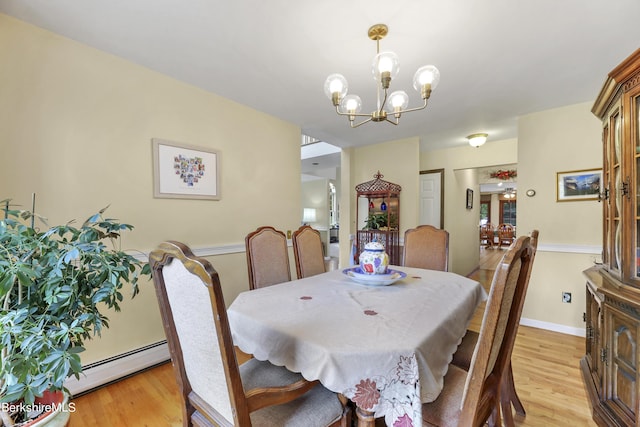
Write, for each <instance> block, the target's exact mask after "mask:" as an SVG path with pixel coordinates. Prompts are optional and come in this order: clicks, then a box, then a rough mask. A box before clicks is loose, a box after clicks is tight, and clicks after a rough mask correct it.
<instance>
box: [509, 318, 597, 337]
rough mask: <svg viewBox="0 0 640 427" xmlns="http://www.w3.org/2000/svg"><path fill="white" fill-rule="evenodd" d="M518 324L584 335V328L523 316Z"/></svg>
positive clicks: (579, 335)
mask: <svg viewBox="0 0 640 427" xmlns="http://www.w3.org/2000/svg"><path fill="white" fill-rule="evenodd" d="M520 324H521V325H524V326H531V327H532V328H538V329H546V330H547V331H554V332H560V333H563V334H568V335H575V336H578V337H585V336H586V332H585V328H576V327H573V326H566V325H560V324H558V323H551V322H543V321H541V320H535V319H526V318H524V317H523V318H521V319H520Z"/></svg>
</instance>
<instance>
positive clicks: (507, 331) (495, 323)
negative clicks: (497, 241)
mask: <svg viewBox="0 0 640 427" xmlns="http://www.w3.org/2000/svg"><path fill="white" fill-rule="evenodd" d="M531 262H532V249H531V242H530V238H529V237H528V236H522V237H520V238H518V239H517V241H516V242H515V243H514V244H513V245H512V246H511V247H510V248H509V250H508V251H507V252H506V253H505V255H504V256H503V258H502V260H501V262H500V264H499V265H498V267H497V268H496V271H495V274H494V276H493V282H492V284H491V290H490V291H489V297H488V299H487V304H486V307H485V311H484V317H483V319H482V325H481V327H480V334H479V336H478V343H477V345H476V348H475V350H474V353H473V357H472V359H471V366H470V368H469V374H468V375H467V383H466V386H465V391H464V396H463V399H462V411H461V414H460V419H459V425H461V426H462V425H464V426H482V425H484V423H485V422H486V420H487V419H488V418H489V417H490V415H491V414H492V412H493V410H494V408H497V407H498V405H499V398H500V385H501V382H502V375H503V373H504V372H505V371H506V368H507V367H508V364H509V361H510V358H511V350H512V348H513V342H514V341H515V333H516V331H517V324H514V321H515V319H516V317H517V318H518V319H519V310H520V308H519V307H520V306H521V304H522V302H523V300H524V292H525V291H526V286H527V281H528V277H529V273H530V268H531Z"/></svg>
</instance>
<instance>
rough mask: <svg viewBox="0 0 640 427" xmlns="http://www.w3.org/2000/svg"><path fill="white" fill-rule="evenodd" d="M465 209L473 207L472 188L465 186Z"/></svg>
mask: <svg viewBox="0 0 640 427" xmlns="http://www.w3.org/2000/svg"><path fill="white" fill-rule="evenodd" d="M467 209H473V190H472V189H470V188H467Z"/></svg>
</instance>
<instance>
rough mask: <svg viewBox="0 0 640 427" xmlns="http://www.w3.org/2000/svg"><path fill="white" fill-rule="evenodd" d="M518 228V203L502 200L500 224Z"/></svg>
mask: <svg viewBox="0 0 640 427" xmlns="http://www.w3.org/2000/svg"><path fill="white" fill-rule="evenodd" d="M505 223H506V224H511V225H513V226H514V227H515V226H516V201H515V200H500V224H505Z"/></svg>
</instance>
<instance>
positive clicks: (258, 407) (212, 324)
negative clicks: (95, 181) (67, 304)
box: [149, 241, 351, 427]
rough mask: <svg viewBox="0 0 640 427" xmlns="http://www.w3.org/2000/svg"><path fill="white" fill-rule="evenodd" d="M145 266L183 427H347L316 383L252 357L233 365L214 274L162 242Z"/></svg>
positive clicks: (346, 418) (337, 400) (334, 400)
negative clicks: (148, 267)
mask: <svg viewBox="0 0 640 427" xmlns="http://www.w3.org/2000/svg"><path fill="white" fill-rule="evenodd" d="M149 263H150V265H151V269H152V277H153V282H154V285H155V289H156V295H157V297H158V303H159V305H160V313H161V315H162V321H163V325H164V330H165V333H166V336H167V343H168V345H169V351H170V353H171V362H172V364H173V369H174V372H175V375H176V380H177V383H178V387H179V389H180V394H181V397H182V399H183V403H184V404H183V406H182V419H183V426H185V427H187V426H193V425H195V426H236V427H245V426H247V427H250V426H252V425H256V426H263V425H264V426H274V427H281V426H284V425H300V426H312V425H313V426H319V427H320V426H322V427H325V426H332V427H334V426H335V427H338V426H340V427H346V426H348V425H350V424H349V423H350V419H351V412H350V410H348V409H346V406H345V402H346V399H344V398H342V399H341V396H338V395H337V394H336V393H333V392H331V391H329V390H327V389H326V388H324V387H323V386H322V385H320V383H319V382H317V381H312V382H309V381H307V380H305V379H304V378H303V377H302V376H301V375H300V374H296V373H293V372H290V371H288V370H287V369H286V368H284V367H280V366H275V365H272V364H271V363H269V362H266V361H259V360H257V359H253V358H252V359H249V360H248V361H247V362H245V363H243V364H242V365H240V366H239V365H238V361H237V358H236V353H235V349H234V346H233V340H232V338H231V331H230V328H229V322H228V319H227V311H226V306H225V303H224V298H223V295H222V288H221V286H220V280H219V278H218V273H217V272H216V270H215V269H214V268H213V267H212V266H211V264H210V263H209V262H208V261H207V260H206V259H204V258H199V257H196V256H195V255H193V253H192V252H191V250H190V249H189V248H188V247H187V246H185V245H184V244H182V243H179V242H172V241H169V242H164V243H162V244H160V245H159V246H158V248H157V249H155V250H154V251H152V252H151V254H150V256H149Z"/></svg>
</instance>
